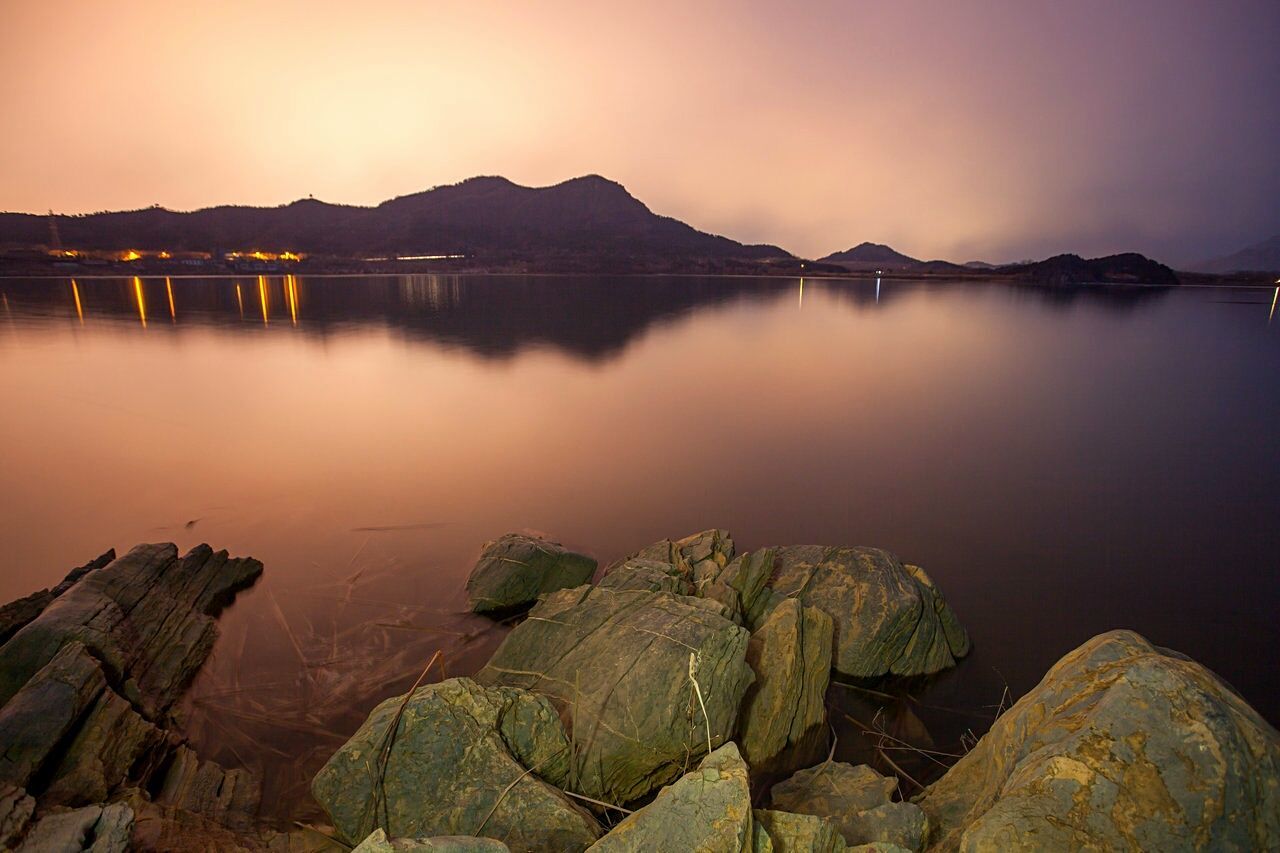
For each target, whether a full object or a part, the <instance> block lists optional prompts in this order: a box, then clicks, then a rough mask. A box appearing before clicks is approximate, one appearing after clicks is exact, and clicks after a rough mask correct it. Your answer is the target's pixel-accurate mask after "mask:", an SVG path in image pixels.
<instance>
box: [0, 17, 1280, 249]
mask: <svg viewBox="0 0 1280 853" xmlns="http://www.w3.org/2000/svg"><path fill="white" fill-rule="evenodd" d="M0 116H3V122H4V123H3V128H4V132H3V133H0V209H5V210H25V211H44V210H47V209H49V208H53V209H55V210H57V211H59V212H82V211H93V210H100V209H118V208H131V207H141V206H145V205H149V204H153V203H158V204H161V205H164V206H165V207H170V208H175V209H190V208H195V207H203V206H208V205H211V204H219V203H230V202H237V203H252V204H279V203H283V202H287V201H290V200H293V199H295V198H298V197H303V196H306V195H308V194H314V195H315V196H316V197H317V198H321V199H325V200H328V201H335V202H348V203H360V204H371V203H376V202H378V201H381V200H383V199H385V198H388V197H391V196H395V195H403V194H406V193H410V192H415V191H418V190H421V189H425V188H427V187H430V186H433V185H436V184H442V183H452V182H454V181H457V180H460V179H462V178H466V177H470V176H472V175H476V174H501V175H505V176H507V177H509V178H511V179H513V180H515V181H517V182H519V183H525V184H533V185H544V184H549V183H555V182H558V181H561V180H564V179H566V178H569V177H573V176H575V175H580V174H586V173H591V172H596V173H600V174H603V175H605V176H607V177H610V178H613V179H615V180H617V181H620V182H622V183H623V184H625V185H626V186H627V188H628V189H629V190H631V192H632V193H633V194H634V195H636V196H637V197H639V198H640V199H641V200H643V201H644V202H646V203H647V204H648V205H649V206H650V207H651V208H652V209H653V210H655V211H657V212H658V213H663V214H668V215H671V216H675V217H678V218H680V219H683V220H685V221H687V222H689V223H691V224H693V225H694V226H696V227H698V228H702V229H704V230H708V231H714V232H718V233H722V234H726V235H728V236H730V237H733V238H735V239H738V240H744V241H747V242H772V243H777V244H779V245H781V246H783V247H784V248H787V249H789V250H791V251H794V252H797V253H799V254H803V255H808V256H816V255H820V254H825V253H827V252H830V251H833V250H836V249H841V248H847V247H848V246H850V245H853V244H855V243H858V242H861V241H863V240H873V241H877V242H888V243H891V244H892V245H893V246H895V247H896V248H898V249H900V250H902V251H905V252H907V253H908V254H912V255H916V256H919V257H925V258H933V257H945V258H949V259H952V260H958V261H964V260H969V259H973V258H983V259H989V260H993V261H1000V260H1011V259H1016V258H1021V257H1029V256H1041V255H1046V254H1050V253H1056V252H1060V251H1068V250H1073V251H1080V252H1083V253H1086V254H1100V253H1105V252H1111V251H1119V250H1127V249H1134V250H1138V251H1143V252H1146V253H1148V254H1152V255H1154V256H1156V257H1158V258H1160V259H1162V260H1166V261H1169V262H1174V263H1182V262H1186V261H1190V260H1196V259H1200V258H1202V257H1204V256H1207V255H1213V254H1217V253H1220V252H1224V251H1233V250H1235V249H1237V248H1240V247H1242V246H1244V245H1246V244H1249V243H1252V242H1256V241H1258V240H1260V239H1262V238H1265V237H1268V236H1271V235H1272V234H1276V233H1280V2H1277V0H1262V2H1231V0H1221V2H1216V1H1215V0H1187V1H1186V2H1182V1H1181V0H1154V2H1131V1H1130V2H1124V1H1123V0H1107V2H1088V0H1071V2H1063V1H1062V0H1055V2H1045V3H1038V2H1023V0H1010V2H1004V3H996V2H985V3H977V2H920V3H915V2H903V0H894V2H890V0H884V2H876V3H860V2H809V3H800V2H791V3H782V2H746V0H738V2H692V3H691V2H665V0H658V2H654V0H648V2H643V3H615V2H608V0H597V2H580V3H567V2H555V0H539V2H534V3H486V2H479V0H465V1H464V2H456V3H455V2H445V1H444V0H414V2H409V1H408V0H406V2H383V0H365V2H358V3H352V2H345V1H344V2H327V0H308V2H296V3H294V2H237V1H236V0H219V2H216V3H201V4H189V3H181V2H179V3H174V2H171V0H165V2H160V0H133V2H130V0H116V1H115V2H106V0H24V1H22V2H20V0H0Z"/></svg>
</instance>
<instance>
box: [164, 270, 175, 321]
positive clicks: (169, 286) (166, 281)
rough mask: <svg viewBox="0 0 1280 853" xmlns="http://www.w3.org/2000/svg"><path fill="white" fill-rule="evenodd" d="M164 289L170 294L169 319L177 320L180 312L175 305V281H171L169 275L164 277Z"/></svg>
mask: <svg viewBox="0 0 1280 853" xmlns="http://www.w3.org/2000/svg"><path fill="white" fill-rule="evenodd" d="M164 289H165V292H166V293H168V294H169V319H170V320H177V319H178V312H177V311H176V310H174V307H173V283H172V282H171V281H169V276H165V277H164Z"/></svg>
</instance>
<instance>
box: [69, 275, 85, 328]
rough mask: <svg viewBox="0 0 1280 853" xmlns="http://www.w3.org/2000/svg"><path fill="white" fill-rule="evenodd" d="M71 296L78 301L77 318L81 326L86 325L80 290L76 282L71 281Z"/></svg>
mask: <svg viewBox="0 0 1280 853" xmlns="http://www.w3.org/2000/svg"><path fill="white" fill-rule="evenodd" d="M71 295H72V296H73V297H75V300H76V317H77V318H79V320H80V325H81V326H83V325H84V309H83V308H82V307H81V306H80V288H79V287H77V286H76V280H75V279H74V278H73V279H71Z"/></svg>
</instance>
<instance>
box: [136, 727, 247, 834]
mask: <svg viewBox="0 0 1280 853" xmlns="http://www.w3.org/2000/svg"><path fill="white" fill-rule="evenodd" d="M261 800H262V786H261V785H260V784H259V783H258V780H257V779H256V778H255V777H254V776H253V774H251V773H249V772H248V771H246V770H238V769H237V770H224V769H223V768H222V767H221V766H220V765H219V764H217V763H216V762H213V761H201V760H200V757H199V756H197V755H196V753H195V750H193V749H191V748H190V747H186V746H180V747H178V748H177V750H175V752H174V755H173V759H172V762H171V763H170V765H169V768H168V771H167V772H166V773H165V775H164V779H163V781H162V782H161V786H160V792H159V793H158V794H157V795H156V798H155V801H156V802H157V803H159V804H160V805H164V806H172V807H174V808H180V809H183V810H184V811H187V812H190V813H192V814H196V815H200V816H201V817H205V818H208V819H209V820H211V821H213V822H214V823H217V824H218V825H220V826H225V827H227V828H228V829H234V830H241V831H247V830H250V829H252V828H253V826H254V823H255V821H256V818H257V816H258V806H259V803H260V801H261Z"/></svg>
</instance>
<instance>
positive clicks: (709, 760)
mask: <svg viewBox="0 0 1280 853" xmlns="http://www.w3.org/2000/svg"><path fill="white" fill-rule="evenodd" d="M752 823H753V821H752V815H751V787H750V783H749V781H748V779H747V765H746V763H745V762H744V761H743V760H742V757H741V756H740V755H739V754H738V748H737V747H736V746H735V745H734V744H732V743H728V744H725V745H724V746H722V747H720V748H719V749H717V750H716V751H715V752H713V753H711V754H710V755H708V756H707V757H706V758H704V759H703V761H702V764H701V765H699V767H698V769H697V770H694V771H693V772H691V773H688V774H686V775H685V776H683V777H681V778H680V779H679V780H678V781H676V782H675V783H674V784H672V785H669V786H667V787H666V788H663V789H662V790H661V791H659V792H658V796H657V797H655V798H654V800H653V802H652V803H650V804H649V805H647V806H645V807H644V808H642V809H640V810H639V811H637V812H636V813H635V814H632V815H628V816H627V818H626V819H625V820H623V821H622V822H621V823H619V824H618V825H617V826H615V827H614V828H613V830H612V831H610V832H609V834H608V835H606V836H605V837H604V838H601V839H600V840H599V841H597V842H596V843H595V844H594V845H593V846H592V847H591V850H593V851H598V853H650V851H659V850H662V851H666V850H670V851H677V850H679V851H683V850H698V851H705V853H743V851H752V850H753V843H752Z"/></svg>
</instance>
